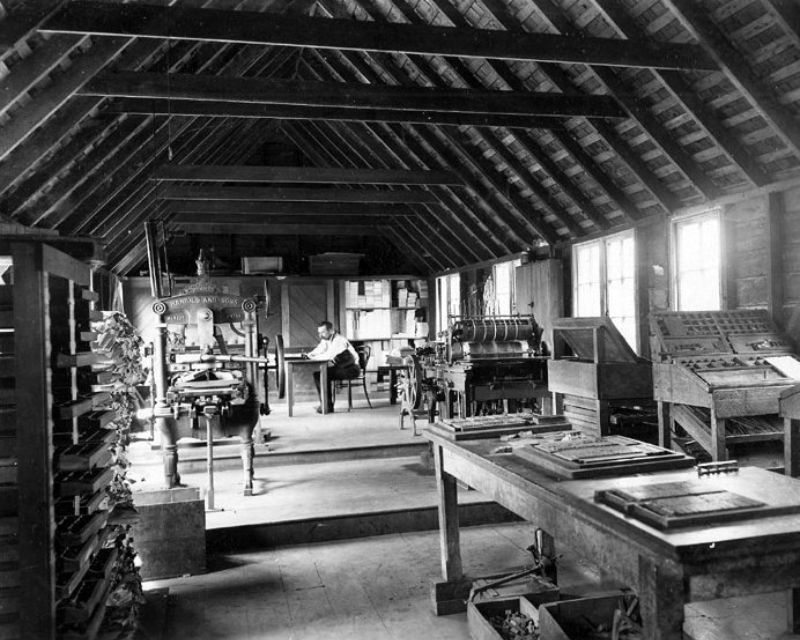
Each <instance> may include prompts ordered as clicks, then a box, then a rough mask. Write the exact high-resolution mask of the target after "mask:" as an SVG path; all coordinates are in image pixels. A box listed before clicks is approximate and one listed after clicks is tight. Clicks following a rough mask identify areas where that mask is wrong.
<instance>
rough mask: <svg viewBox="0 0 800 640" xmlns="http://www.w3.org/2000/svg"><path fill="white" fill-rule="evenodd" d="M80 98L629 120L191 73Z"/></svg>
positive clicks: (570, 106)
mask: <svg viewBox="0 0 800 640" xmlns="http://www.w3.org/2000/svg"><path fill="white" fill-rule="evenodd" d="M78 94H80V95H92V96H105V97H117V98H150V99H158V98H161V99H166V100H172V99H176V100H189V101H192V100H195V101H204V100H213V101H220V102H232V103H239V104H259V105H262V104H268V105H289V106H302V107H323V108H326V109H328V108H343V109H354V108H359V109H363V108H366V109H392V110H399V111H423V112H424V111H429V112H434V113H437V112H438V113H463V114H470V113H471V114H480V115H484V116H488V115H492V114H503V115H516V116H556V117H558V118H565V117H572V116H587V117H588V116H591V117H605V118H625V117H627V114H626V112H625V110H624V109H622V108H621V107H620V106H619V104H618V103H617V101H616V100H614V98H612V97H610V96H604V95H597V96H594V95H592V96H564V95H562V94H560V93H533V92H527V91H525V92H517V91H487V90H482V89H452V88H447V87H419V86H418V87H409V86H402V87H401V86H392V85H385V84H382V85H374V84H363V83H358V82H306V81H302V80H262V79H253V78H230V77H227V78H226V77H220V76H202V75H192V74H179V75H176V74H169V75H167V74H163V73H135V72H119V73H102V74H98V75H97V76H96V77H95V78H94V79H93V80H91V81H89V82H88V83H87V84H86V85H84V86H83V87H81V88H80V89H79V90H78Z"/></svg>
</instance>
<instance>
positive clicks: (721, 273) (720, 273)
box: [669, 207, 727, 311]
mask: <svg viewBox="0 0 800 640" xmlns="http://www.w3.org/2000/svg"><path fill="white" fill-rule="evenodd" d="M703 218H709V219H710V218H716V220H717V229H718V231H719V238H718V245H719V255H718V256H717V265H718V270H717V287H718V297H719V309H701V310H700V311H717V310H720V311H721V310H723V309H725V308H726V307H727V298H726V295H725V278H726V275H725V262H724V260H723V256H724V255H725V230H724V228H723V219H722V208H721V207H711V208H709V209H703V210H702V211H695V212H692V213H687V214H684V215H680V216H675V217H674V218H672V219H671V220H670V228H669V261H670V269H669V293H670V305H669V308H670V309H671V310H672V311H684V309H681V308H680V295H679V292H680V289H679V282H678V273H679V270H678V228H679V227H680V226H681V225H683V224H686V223H688V222H697V221H699V220H702V219H703Z"/></svg>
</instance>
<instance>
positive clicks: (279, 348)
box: [275, 334, 286, 398]
mask: <svg viewBox="0 0 800 640" xmlns="http://www.w3.org/2000/svg"><path fill="white" fill-rule="evenodd" d="M275 385H276V386H277V387H278V397H279V398H284V397H285V396H286V359H285V357H284V354H283V336H282V335H281V334H278V335H276V336H275Z"/></svg>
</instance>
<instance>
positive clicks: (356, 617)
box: [131, 398, 800, 640]
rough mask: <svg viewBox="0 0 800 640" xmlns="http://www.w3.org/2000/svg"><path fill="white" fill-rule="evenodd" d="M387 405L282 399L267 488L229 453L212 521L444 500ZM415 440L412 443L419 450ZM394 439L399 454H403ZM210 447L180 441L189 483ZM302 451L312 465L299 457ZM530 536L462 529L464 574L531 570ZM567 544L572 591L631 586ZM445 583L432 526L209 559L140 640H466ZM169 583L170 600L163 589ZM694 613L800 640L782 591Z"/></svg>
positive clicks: (516, 529) (140, 462)
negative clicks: (251, 490)
mask: <svg viewBox="0 0 800 640" xmlns="http://www.w3.org/2000/svg"><path fill="white" fill-rule="evenodd" d="M377 400H378V403H377V404H378V406H377V408H376V409H373V410H370V409H367V408H366V405H364V407H361V405H360V404H359V403H357V407H358V408H356V409H354V411H352V412H351V413H347V412H344V411H343V412H337V413H335V414H333V415H330V416H320V415H317V414H316V413H314V411H313V404H308V405H307V406H306V405H301V406H299V407H298V412H297V417H295V418H291V419H289V418H286V417H285V413H284V412H283V411H284V410H285V408H283V407H280V406H278V407H274V411H273V413H272V414H271V415H270V416H266V417H265V418H264V419H263V423H262V424H263V425H265V426H269V428H270V429H271V430H272V433H273V439H272V440H271V441H270V443H269V447H268V448H269V451H267V450H266V447H262V448H261V451H260V455H259V456H258V458H257V464H256V480H257V483H256V486H257V489H258V491H257V495H256V496H253V497H250V498H245V497H243V496H241V495H240V489H241V477H240V476H239V469H238V464H237V463H236V461H235V459H230V460H229V461H227V462H226V461H225V459H222V460H220V461H219V462H218V466H219V467H220V469H218V470H217V472H216V473H215V485H216V487H217V500H216V501H217V506H218V507H221V508H222V509H223V510H222V511H218V512H215V513H208V514H207V522H208V526H209V527H211V528H213V527H218V528H221V529H224V527H228V526H235V524H236V523H252V522H256V521H270V520H275V519H278V520H280V519H286V520H298V519H302V518H305V517H309V518H311V517H312V516H314V515H321V514H333V513H339V512H356V511H357V512H362V513H363V512H365V511H369V510H370V509H384V510H385V509H397V510H402V509H404V508H406V509H408V508H412V507H419V506H422V505H435V504H436V489H435V482H434V478H433V475H432V473H431V472H430V470H429V468H428V467H427V464H426V462H425V458H424V456H423V455H421V453H423V452H424V450H425V448H426V447H425V444H424V441H422V440H421V439H420V438H419V437H416V438H415V437H414V436H413V435H412V433H411V431H410V430H406V431H400V430H399V428H398V421H397V413H398V410H399V409H398V407H396V406H390V405H389V404H388V402H387V401H386V400H385V399H381V398H377ZM420 426H421V425H420ZM419 443H421V444H419ZM406 446H412V449H411V452H409V450H407V449H405V448H404V447H406ZM391 447H398V449H397V450H396V451H397V452H399V453H400V454H401V455H398V456H396V457H395V456H393V455H392V453H391ZM413 447H416V449H413ZM348 448H349V449H357V450H361V451H362V453H361V455H362V458H361V459H356V460H353V459H347V458H346V457H345V455H346V454H344V453H342V451H343V450H345V449H348ZM381 448H383V449H385V451H384V452H383V453H379V450H380V449H381ZM370 449H372V451H371V452H370V451H369V450H370ZM365 450H366V451H367V453H364V451H365ZM337 451H338V453H337ZM415 451H416V453H415ZM387 452H388V453H387ZM217 454H219V455H228V454H230V455H232V456H234V458H235V456H236V447H235V446H230V447H228V450H227V451H226V449H225V448H224V447H223V448H219V449H218V450H217ZM295 454H298V455H300V457H299V458H295V457H293V456H294V455H295ZM204 455H205V450H204V449H199V448H195V449H192V448H190V449H182V451H181V457H182V459H183V460H184V462H183V463H182V467H183V469H182V475H183V480H184V481H186V482H188V483H190V484H195V485H196V486H200V487H204V486H205V481H206V480H205V474H204V471H203V466H204V462H203V458H204ZM131 457H132V460H133V462H134V467H133V471H134V477H135V478H136V477H138V479H139V482H137V483H136V484H135V485H134V486H135V488H136V489H137V490H142V489H146V488H147V487H152V488H155V487H157V486H160V484H161V479H160V477H159V474H160V462H159V457H158V453H157V452H155V451H153V450H152V449H151V448H150V446H149V443H147V442H139V443H137V444H136V445H135V446H134V447H133V450H132V454H131ZM192 458H195V459H197V462H192V461H191V460H192ZM303 459H306V460H311V462H306V463H302V464H301V463H298V460H303ZM460 498H461V500H462V502H470V501H479V500H481V499H482V498H481V496H480V494H477V493H476V492H472V491H470V492H467V491H461V492H460ZM532 541H533V527H532V525H530V524H528V523H517V524H504V525H491V526H481V527H465V528H463V529H462V551H463V557H464V562H465V570H466V571H467V572H468V574H469V575H473V576H478V575H488V574H493V573H497V572H499V571H502V570H503V569H507V568H513V567H519V566H521V565H525V564H526V563H527V562H528V560H529V558H530V556H529V555H528V553H527V552H526V551H525V547H527V546H528V545H529V544H531V543H532ZM560 552H561V553H563V554H564V556H563V558H562V560H561V562H560V566H559V583H560V587H561V589H562V594H565V593H568V594H575V595H581V594H585V593H588V592H590V591H596V590H602V589H603V588H610V587H614V586H621V585H614V584H613V583H611V582H609V581H607V580H604V578H603V575H602V571H601V569H600V568H599V567H597V566H594V565H593V564H592V563H591V562H589V561H588V560H586V559H583V558H578V557H574V556H573V555H572V554H570V552H569V550H568V549H561V550H560ZM436 579H439V539H438V533H437V532H435V531H430V532H420V533H396V534H391V535H382V536H374V537H369V538H360V539H355V540H340V541H334V542H319V543H313V544H299V545H288V546H281V547H277V548H269V549H257V550H253V551H247V552H237V553H226V554H219V555H215V556H211V557H209V559H208V571H207V573H205V574H203V575H197V576H188V577H182V578H174V579H171V580H161V581H154V582H149V583H146V585H145V586H146V589H147V590H148V592H149V593H150V602H149V604H148V605H147V608H146V613H145V616H144V624H143V627H142V630H141V633H140V634H139V637H140V639H141V640H161V639H162V638H165V639H166V638H170V639H172V638H191V639H192V640H205V639H214V638H226V639H227V638H229V639H232V640H234V639H235V640H239V639H253V640H255V639H270V640H271V639H276V640H277V639H281V640H283V639H286V640H293V639H301V638H302V639H305V638H313V639H315V640H317V639H320V640H322V639H328V638H330V639H334V638H335V639H344V638H355V639H360V638H364V639H366V638H369V639H370V640H373V639H378V640H380V639H389V638H391V639H400V638H418V639H420V640H422V639H427V638H433V639H439V638H441V639H450V638H453V639H456V638H458V639H464V640H466V639H467V638H469V631H468V628H467V624H466V616H465V615H464V614H456V615H452V616H443V617H436V616H434V615H433V613H432V610H431V605H430V595H429V591H428V589H429V583H430V581H431V580H436ZM164 588H168V591H169V599H168V606H165V602H164V600H163V598H159V597H158V596H157V594H159V593H162V592H159V591H157V590H159V589H164ZM159 603H161V604H160V605H159ZM159 612H161V613H159ZM686 612H687V621H686V626H685V631H687V632H688V633H689V634H690V635H689V636H688V637H692V638H694V639H695V640H745V639H747V640H767V639H773V638H784V639H786V640H788V639H789V638H795V639H800V635H797V636H796V635H785V634H783V629H784V628H785V612H786V609H785V604H784V594H782V593H776V594H767V595H762V596H758V597H749V598H738V599H733V600H727V601H715V602H711V603H701V604H693V605H690V606H688V607H687V611H686ZM161 614H163V615H161Z"/></svg>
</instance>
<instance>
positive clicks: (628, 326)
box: [572, 231, 638, 351]
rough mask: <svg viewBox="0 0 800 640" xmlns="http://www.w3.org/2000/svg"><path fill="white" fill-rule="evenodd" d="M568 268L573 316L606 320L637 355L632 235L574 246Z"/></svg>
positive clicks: (634, 269) (627, 234)
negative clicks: (603, 318) (600, 317)
mask: <svg viewBox="0 0 800 640" xmlns="http://www.w3.org/2000/svg"><path fill="white" fill-rule="evenodd" d="M572 265H573V266H572V269H573V278H572V281H573V307H574V308H573V312H574V315H575V316H576V317H587V316H602V315H606V316H608V317H609V318H611V320H612V321H613V322H614V324H615V325H616V327H617V329H619V332H620V333H621V334H622V335H623V337H624V338H625V339H626V340H627V341H628V344H629V345H631V347H632V348H633V349H634V351H637V350H638V345H637V318H636V251H635V246H634V236H633V231H625V232H623V233H618V234H615V235H613V236H609V237H607V238H602V239H600V240H593V241H592V242H584V243H582V244H577V245H575V246H574V247H573V249H572Z"/></svg>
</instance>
